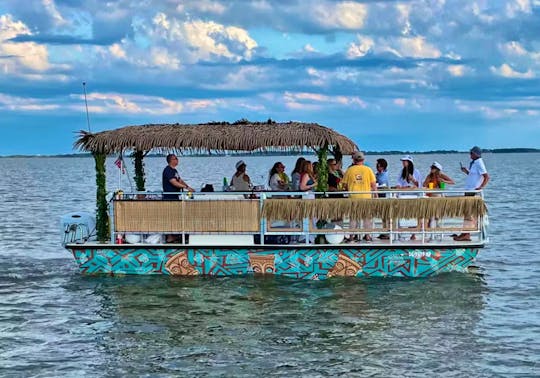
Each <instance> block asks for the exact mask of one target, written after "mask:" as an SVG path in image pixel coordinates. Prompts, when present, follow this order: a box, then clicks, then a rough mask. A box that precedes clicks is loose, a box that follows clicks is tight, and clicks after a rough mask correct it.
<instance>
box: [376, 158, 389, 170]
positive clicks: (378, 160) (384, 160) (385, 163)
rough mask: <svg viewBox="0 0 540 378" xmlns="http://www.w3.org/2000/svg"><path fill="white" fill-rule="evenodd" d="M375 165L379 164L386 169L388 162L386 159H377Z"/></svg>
mask: <svg viewBox="0 0 540 378" xmlns="http://www.w3.org/2000/svg"><path fill="white" fill-rule="evenodd" d="M377 165H380V166H381V167H383V168H384V170H386V168H388V162H387V161H386V159H382V158H381V159H377Z"/></svg>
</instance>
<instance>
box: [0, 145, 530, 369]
mask: <svg viewBox="0 0 540 378" xmlns="http://www.w3.org/2000/svg"><path fill="white" fill-rule="evenodd" d="M379 157H384V158H386V159H387V160H388V162H389V172H390V177H391V179H393V180H396V179H397V175H398V171H399V169H400V167H401V164H400V161H399V156H398V155H391V156H375V155H368V156H367V163H368V164H369V165H371V166H372V167H374V166H375V160H376V159H377V158H379ZM483 158H484V160H485V162H486V166H487V168H488V170H489V173H490V175H491V181H490V183H489V184H488V187H487V188H486V191H485V198H486V201H487V204H488V208H489V222H490V226H489V234H490V243H489V245H488V246H487V247H486V248H484V249H482V250H481V251H480V255H479V257H478V259H477V261H476V264H475V265H476V266H478V274H461V273H451V274H443V275H439V276H435V277H432V278H427V279H368V280H360V279H355V278H332V279H329V280H326V281H296V280H291V279H286V278H279V277H262V278H261V277H235V278H201V277H198V278H176V277H166V276H156V277H150V276H125V277H86V276H82V275H81V274H79V272H78V269H77V266H76V265H75V261H74V260H73V258H72V256H70V254H69V253H68V252H67V251H66V250H64V249H63V248H62V246H61V244H60V243H61V229H60V217H61V216H62V215H63V214H66V213H69V212H72V211H77V210H86V211H93V210H94V207H95V176H94V165H93V164H94V163H93V159H91V158H87V157H81V158H52V157H50V158H49V157H35V158H0V177H1V179H0V199H1V206H0V219H1V222H0V376H6V377H11V376H14V377H18V376H24V377H26V376H36V377H52V376H88V377H94V376H95V377H100V376H121V375H128V374H129V375H134V376H151V377H167V376H173V375H174V376H185V375H193V376H211V377H212V376H235V377H236V376H254V375H259V376H262V375H264V376H272V375H276V376H290V375H299V376H310V377H317V376H328V375H332V376H339V375H342V376H392V375H395V376H397V375H399V376H427V375H429V376H433V375H436V376H445V377H446V376H449V377H463V376H468V377H492V376H516V375H519V376H538V375H540V254H539V253H538V252H539V250H540V248H539V244H538V243H539V242H540V237H539V235H540V224H539V222H538V220H537V217H538V216H539V215H540V211H539V210H540V194H539V192H538V188H539V187H540V170H538V165H539V164H540V154H538V153H525V154H502V153H501V154H484V156H483ZM239 159H243V160H244V161H245V162H246V163H247V173H248V174H249V175H250V176H251V178H252V181H253V182H254V184H256V185H261V184H265V182H266V180H267V174H268V170H269V169H270V168H271V166H272V164H273V163H274V162H275V161H278V160H279V161H282V162H283V163H285V165H286V166H287V168H286V171H287V172H290V171H291V170H292V168H293V166H294V162H295V160H296V157H293V156H283V157H276V156H247V157H246V156H242V157H235V156H225V157H223V156H222V157H181V158H180V166H179V171H180V173H181V175H182V177H183V178H184V179H185V180H186V181H187V182H188V184H190V185H191V186H192V187H195V188H201V187H202V186H203V185H204V184H206V183H212V184H214V186H215V187H216V189H218V188H220V186H221V183H222V181H223V177H227V178H228V179H230V177H231V175H232V174H233V173H234V164H235V162H236V161H237V160H239ZM114 160H115V159H114V158H110V159H108V161H107V170H108V189H109V190H114V189H116V188H118V187H122V188H123V189H124V191H129V190H130V187H131V185H132V184H133V179H132V178H131V179H128V177H130V176H133V170H132V166H131V165H130V164H129V166H128V173H127V174H126V175H121V171H120V170H119V169H118V168H117V167H116V166H115V165H114ZM126 160H129V159H126ZM434 160H437V161H438V162H440V163H441V164H442V165H443V171H444V172H445V173H447V174H448V175H449V176H450V177H452V178H453V179H454V180H455V181H456V185H455V188H460V187H462V185H463V182H464V179H465V175H464V174H462V173H460V171H459V162H460V161H461V162H463V163H464V165H466V164H467V163H468V161H469V158H468V154H442V155H417V156H415V165H416V166H417V167H418V168H419V169H420V171H421V172H422V174H424V175H425V174H427V172H428V170H429V166H430V164H431V163H432V162H433V161H434ZM128 163H129V161H128ZM348 163H349V158H346V165H347V164H348ZM145 164H146V165H145V168H146V173H147V189H148V190H156V191H159V190H160V189H161V170H162V169H163V167H164V166H165V164H166V163H165V159H164V158H163V157H151V158H148V159H146V163H145ZM519 170H521V171H523V175H521V176H520V173H519Z"/></svg>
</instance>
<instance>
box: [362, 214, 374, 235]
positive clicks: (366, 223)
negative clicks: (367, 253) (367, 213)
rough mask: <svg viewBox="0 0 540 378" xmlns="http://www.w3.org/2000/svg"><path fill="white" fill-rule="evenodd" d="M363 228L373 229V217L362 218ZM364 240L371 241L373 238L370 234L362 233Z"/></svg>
mask: <svg viewBox="0 0 540 378" xmlns="http://www.w3.org/2000/svg"><path fill="white" fill-rule="evenodd" d="M364 229H365V230H371V229H373V219H371V218H365V219H364ZM364 240H365V241H372V240H373V239H372V238H371V235H370V234H365V235H364Z"/></svg>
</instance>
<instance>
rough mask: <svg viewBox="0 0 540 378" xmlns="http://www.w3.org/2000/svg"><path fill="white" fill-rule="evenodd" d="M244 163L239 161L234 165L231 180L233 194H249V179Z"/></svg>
mask: <svg viewBox="0 0 540 378" xmlns="http://www.w3.org/2000/svg"><path fill="white" fill-rule="evenodd" d="M246 167H247V166H246V163H244V161H243V160H240V161H239V162H237V163H236V173H235V174H234V175H233V177H232V178H231V187H233V188H234V191H235V192H249V191H250V190H251V187H252V186H251V179H250V178H249V176H248V175H247V174H246Z"/></svg>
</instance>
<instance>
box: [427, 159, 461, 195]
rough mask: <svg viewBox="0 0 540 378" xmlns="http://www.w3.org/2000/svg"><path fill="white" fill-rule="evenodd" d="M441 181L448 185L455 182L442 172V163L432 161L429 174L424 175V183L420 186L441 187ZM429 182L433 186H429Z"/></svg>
mask: <svg viewBox="0 0 540 378" xmlns="http://www.w3.org/2000/svg"><path fill="white" fill-rule="evenodd" d="M442 182H444V183H445V184H448V185H454V184H455V182H454V180H452V179H451V178H450V177H448V176H447V175H445V174H444V173H442V165H441V164H440V163H438V162H436V161H434V162H433V164H431V169H430V171H429V174H428V175H427V176H426V179H425V180H424V184H423V185H422V186H423V187H424V188H430V189H433V188H435V189H438V188H440V187H441V183H442ZM431 183H433V187H430V185H429V184H431Z"/></svg>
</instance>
